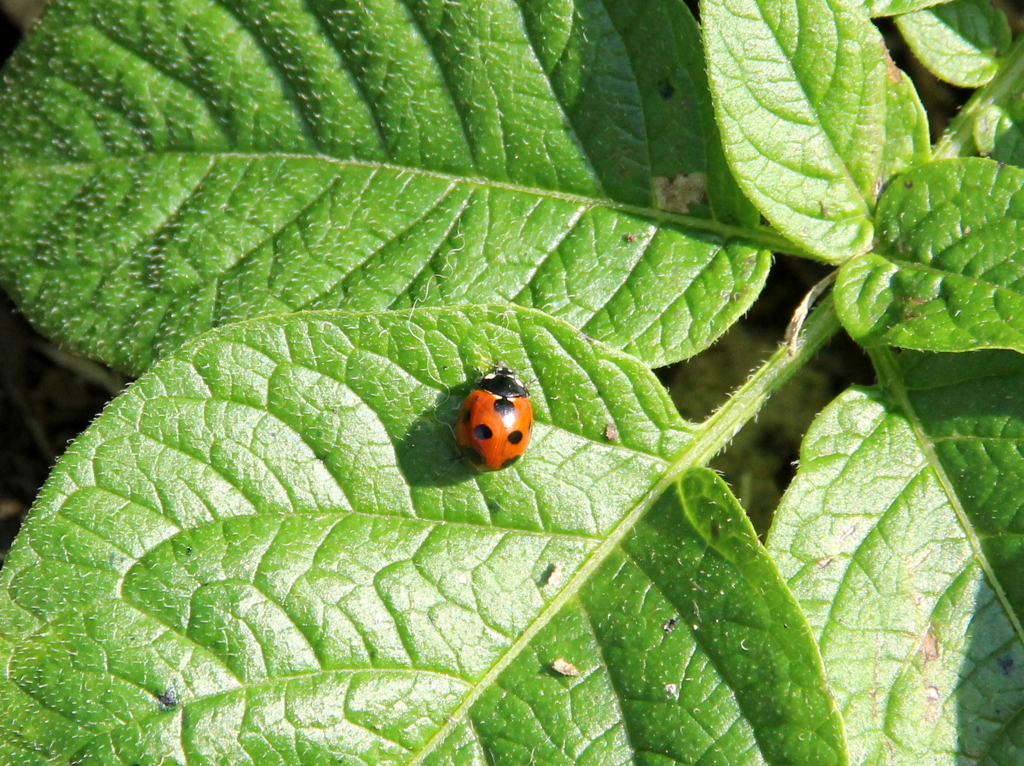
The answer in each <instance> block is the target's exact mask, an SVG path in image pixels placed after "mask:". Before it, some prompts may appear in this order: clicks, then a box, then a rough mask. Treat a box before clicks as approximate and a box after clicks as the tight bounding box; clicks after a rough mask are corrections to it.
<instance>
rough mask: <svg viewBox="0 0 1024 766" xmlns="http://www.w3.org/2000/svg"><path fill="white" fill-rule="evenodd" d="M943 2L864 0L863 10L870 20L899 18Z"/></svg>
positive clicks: (940, 0)
mask: <svg viewBox="0 0 1024 766" xmlns="http://www.w3.org/2000/svg"><path fill="white" fill-rule="evenodd" d="M943 2H944V0H874V1H873V2H872V1H871V0H865V2H864V3H863V5H864V7H865V10H866V11H867V12H868V13H869V14H870V16H871V18H873V19H876V18H878V17H879V16H899V15H900V14H905V13H913V12H914V11H919V10H921V9H922V8H931V7H932V6H936V5H940V4H942V3H943Z"/></svg>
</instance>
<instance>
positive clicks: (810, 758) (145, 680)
mask: <svg viewBox="0 0 1024 766" xmlns="http://www.w3.org/2000/svg"><path fill="white" fill-rule="evenodd" d="M495 358H501V359H503V360H504V361H506V362H507V363H509V364H510V365H512V366H513V367H514V368H515V369H517V370H518V371H519V372H520V373H521V374H522V375H523V376H524V377H525V378H527V379H529V378H535V379H536V380H535V381H534V382H532V383H530V386H531V401H532V402H533V404H534V409H535V412H536V414H537V425H536V428H535V430H534V434H533V443H532V444H531V447H530V451H529V452H528V453H527V455H526V456H525V457H524V458H523V459H522V460H521V461H520V462H519V463H517V464H516V465H515V466H513V467H511V468H509V469H506V470H504V471H501V472H497V473H489V474H480V473H476V472H475V471H474V470H473V469H472V468H470V467H468V466H467V465H466V464H464V463H462V462H459V461H456V460H454V459H453V458H454V454H453V453H454V445H453V444H452V435H451V427H452V419H453V418H454V416H455V413H456V411H457V408H458V406H459V402H460V399H461V397H462V396H463V395H464V393H465V392H466V389H467V388H468V387H469V385H471V384H469V383H468V381H467V379H468V378H471V377H472V376H473V372H472V370H471V367H472V366H473V365H485V364H487V363H489V362H490V361H492V360H494V359H495ZM608 424H613V425H614V426H615V429H616V431H617V439H616V440H615V441H610V440H609V438H608V437H606V436H605V434H606V433H607V426H608ZM688 439H689V427H688V426H687V424H685V423H684V422H682V421H681V420H680V419H679V417H678V415H677V414H676V413H675V411H674V408H673V407H672V403H671V401H670V399H669V397H668V395H667V393H666V392H665V390H664V389H663V388H662V387H661V385H660V384H659V383H658V381H657V379H656V378H655V377H654V376H653V375H652V374H651V373H650V371H649V370H648V369H647V368H646V367H645V366H644V365H643V364H642V363H641V362H639V361H638V360H635V359H633V358H631V357H628V356H626V355H623V354H621V353H619V352H616V351H612V350H608V349H606V348H605V347H604V346H603V345H601V344H596V343H594V342H593V341H591V340H589V339H588V338H586V337H584V336H582V335H581V334H580V333H579V332H578V331H576V330H574V329H573V328H572V327H571V326H569V325H567V324H565V323H562V322H559V321H557V320H553V319H551V318H549V317H546V316H544V315H542V314H540V313H538V312H534V311H528V310H523V309H514V308H505V307H496V308H492V309H485V308H475V309H472V310H468V309H467V310H457V309H419V310H415V311H409V312H386V313H379V314H373V313H363V314H354V313H346V312H309V313H305V314H294V315H289V316H279V317H268V318H262V319H258V320H251V321H249V322H245V323H239V324H236V325H233V326H231V327H227V328H222V329H220V330H217V331H215V332H213V333H209V334H207V335H204V336H203V337H201V338H200V339H198V340H197V341H195V342H193V343H191V344H189V345H187V346H185V347H184V348H182V349H180V350H179V351H178V352H177V353H175V354H172V355H170V356H169V357H168V358H167V359H165V360H164V361H162V362H161V363H160V364H159V365H157V366H155V367H154V368H153V370H151V371H150V372H149V373H148V374H146V375H145V376H143V377H142V378H141V379H140V380H139V381H138V382H137V383H136V384H134V385H133V386H132V388H131V389H130V390H129V391H128V392H127V393H126V394H125V395H123V396H122V397H120V398H118V399H117V400H116V401H115V402H114V403H113V404H112V405H111V406H110V407H109V408H108V409H107V410H106V411H105V412H104V414H103V415H102V416H101V417H100V418H99V419H98V420H97V421H96V423H94V425H93V426H92V427H91V428H90V429H89V430H88V431H87V432H86V433H85V434H84V435H83V436H82V437H81V438H80V439H79V440H78V441H77V442H76V443H75V444H74V445H73V446H72V447H71V448H70V450H69V451H68V453H67V454H66V455H65V456H64V457H63V458H62V459H61V462H60V465H59V466H58V467H57V469H56V470H55V472H54V475H53V477H52V478H51V480H50V481H49V483H48V484H47V485H46V487H45V488H44V491H43V493H42V495H41V497H40V500H39V501H38V503H37V505H36V507H35V509H34V510H33V512H32V514H31V518H30V519H29V521H28V522H27V524H26V526H25V528H24V529H23V531H22V533H21V535H20V536H19V538H18V541H17V543H16V545H15V547H14V548H13V549H12V551H11V553H10V556H9V558H8V560H7V562H6V564H5V566H4V569H3V571H2V573H0V581H2V585H3V587H2V589H0V626H2V630H0V648H2V650H3V654H4V655H5V659H8V658H9V661H7V662H5V663H4V668H5V677H4V679H3V681H2V682H0V699H3V701H4V702H5V703H6V704H5V706H4V708H3V713H2V714H0V754H3V755H5V756H9V757H10V762H12V763H19V764H33V766H34V764H40V763H48V764H56V763H63V764H67V763H69V762H74V763H77V764H79V765H80V766H90V765H92V764H97V765H98V764H103V766H107V764H110V763H115V762H116V763H125V764H130V763H140V764H142V763H163V764H178V765H179V766H184V764H186V763H187V764H193V763H231V764H236V763H260V764H263V763H276V764H280V766H290V765H292V764H300V763H302V764H308V763H328V762H331V763H333V762H343V763H349V762H353V763H354V762H360V763H374V764H452V763H467V764H474V765H475V764H480V765H481V766H482V764H484V763H498V764H514V763H522V762H524V760H523V759H524V755H525V754H526V753H530V752H533V753H535V754H536V760H535V762H536V763H552V764H566V765H567V766H568V764H579V763H594V764H601V763H621V762H622V761H623V760H624V759H628V760H637V761H639V760H643V759H645V758H651V757H653V758H655V759H658V758H661V759H671V758H678V759H681V760H696V759H699V758H700V757H701V755H702V754H705V753H714V755H713V756H711V758H712V760H711V762H715V761H718V762H722V763H725V762H728V763H730V764H733V763H750V764H754V763H762V762H771V763H793V764H807V765H808V766H819V765H825V766H830V765H831V764H836V765H837V766H838V765H839V764H841V763H843V741H842V732H841V728H840V724H839V721H838V718H837V716H836V714H835V712H834V711H833V710H832V706H831V700H830V698H829V696H828V693H827V691H826V689H825V686H824V682H823V677H822V671H821V668H820V663H819V661H818V658H817V654H816V650H815V647H814V643H813V641H812V639H811V637H810V634H809V632H808V629H807V627H806V625H804V623H803V621H802V619H801V615H800V613H799V610H798V609H797V608H796V604H795V602H794V601H793V599H792V596H791V595H790V594H789V592H788V590H787V589H786V587H785V585H784V583H783V582H782V581H781V579H780V578H779V576H778V574H777V572H776V570H775V569H774V567H773V565H772V564H771V562H770V560H769V559H768V558H767V556H766V555H765V553H764V551H763V549H761V547H760V546H759V544H758V542H757V540H756V537H755V536H754V534H753V532H752V529H751V527H750V524H749V522H748V521H747V520H746V519H745V518H744V516H743V514H742V511H741V509H740V508H739V506H738V504H737V503H736V502H735V500H734V499H733V498H732V497H731V496H729V494H728V492H727V490H726V489H725V488H724V485H723V484H722V483H721V481H720V480H719V479H718V478H717V477H715V476H714V475H712V474H711V473H709V472H707V471H699V472H696V473H694V474H690V475H686V476H684V478H683V479H682V480H681V481H679V482H678V483H677V484H671V483H670V482H667V481H666V480H665V479H664V472H665V470H666V467H667V466H668V465H669V463H668V460H669V459H670V458H672V457H674V456H675V455H677V454H678V453H679V451H680V449H681V448H682V447H683V446H684V445H685V444H686V443H687V440H688ZM670 484H671V486H670ZM666 486H670V491H669V492H667V493H665V494H662V489H663V488H664V487H666ZM659 497H660V499H659ZM655 501H657V502H655ZM652 505H653V506H654V507H653V509H651V511H650V513H649V514H648V515H647V516H643V514H644V512H645V511H646V510H648V509H649V507H650V506H652ZM642 516H643V518H642V520H641V517H642ZM638 521H639V523H637V522H638Z"/></svg>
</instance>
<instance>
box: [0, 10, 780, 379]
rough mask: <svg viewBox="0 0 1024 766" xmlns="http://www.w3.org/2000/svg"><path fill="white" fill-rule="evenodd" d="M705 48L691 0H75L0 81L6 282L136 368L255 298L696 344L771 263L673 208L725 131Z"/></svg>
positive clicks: (722, 200)
mask: <svg viewBox="0 0 1024 766" xmlns="http://www.w3.org/2000/svg"><path fill="white" fill-rule="evenodd" d="M699 50H700V37H699V34H698V30H697V26H696V24H695V23H694V21H693V19H692V17H690V16H689V12H688V11H687V9H686V8H685V6H684V5H683V4H681V3H678V2H673V1H671V0H656V1H655V2H651V3H645V4H644V5H643V6H642V7H638V6H636V4H634V3H631V2H626V1H625V0H621V1H617V2H610V3H606V4H593V3H589V4H588V3H582V2H570V3H568V4H564V5H561V6H558V7H557V8H555V7H554V6H548V5H544V4H525V5H523V6H521V7H520V6H518V5H515V4H513V3H498V4H495V3H493V2H491V0H475V1H474V2H469V3H459V4H456V5H450V4H442V5H440V6H437V7H436V8H434V7H433V6H429V5H424V4H422V3H412V2H408V3H404V4H403V3H396V4H392V5H387V4H380V3H371V4H367V3H355V4H350V5H347V6H345V8H342V7H341V6H338V5H337V4H331V3H325V2H322V1H321V0H313V2H310V3H307V4H302V3H284V2H270V3H264V2H257V1H256V0H229V1H226V2H221V3H214V4H210V3H208V2H205V0H186V1H185V2H178V3H171V4H167V3H162V2H156V1H155V0H133V1H132V2H124V1H123V0H117V1H116V2H115V1H114V0H97V2H91V3H56V4H54V6H53V7H52V8H51V9H50V10H49V11H48V13H47V14H46V16H45V18H44V20H43V21H42V22H41V23H40V25H39V26H38V27H37V28H35V29H34V30H33V31H32V34H31V35H30V36H29V39H28V41H27V42H26V44H25V45H24V46H23V48H22V49H21V50H19V52H18V53H17V54H16V55H15V57H14V58H13V59H12V61H11V63H10V64H9V66H8V67H7V70H6V72H5V74H6V76H5V85H4V89H3V91H2V93H0V168H2V172H0V280H2V281H3V282H4V284H5V286H6V287H7V288H8V289H9V290H10V291H11V292H12V294H13V295H14V296H15V298H16V300H17V301H18V303H19V305H20V306H21V308H22V309H23V310H24V311H25V312H26V314H28V315H29V317H30V318H31V319H32V320H33V321H34V322H36V323H37V324H38V325H39V326H40V327H41V328H42V329H43V330H44V331H45V332H48V333H50V334H52V335H54V336H56V337H58V338H60V339H62V340H63V341H64V342H66V343H67V344H68V345H70V346H72V347H74V348H76V349H78V350H80V351H82V352H84V353H86V354H89V355H92V356H95V357H99V358H101V359H103V360H105V361H107V362H109V363H111V364H113V365H115V366H118V367H121V368H124V369H127V370H130V371H133V372H139V371H141V370H144V369H145V368H146V367H147V366H148V365H149V364H150V363H151V361H152V360H153V359H154V358H157V357H158V356H160V355H161V354H163V353H166V351H167V350H169V349H171V348H174V347H176V346H177V345H179V344H180V343H182V342H184V341H187V340H188V339H190V338H192V337H193V336H195V335H196V334H198V333H200V332H203V331H204V330H206V329H208V328H210V327H212V326H216V325H220V324H224V323H228V322H232V321H236V320H239V319H243V318H246V317H251V316H255V315H261V314H273V313H282V312H287V311H294V310H300V309H323V308H342V307H343V308H348V309H355V310H380V309H388V308H391V309H398V308H404V307H409V306H417V305H446V304H452V303H494V302H503V301H508V302H511V303H515V304H520V305H524V306H532V307H535V308H539V309H541V310H543V311H546V312H548V313H551V314H554V315H556V316H558V317H560V318H562V319H565V320H567V321H569V322H571V323H573V324H574V325H575V326H577V327H579V328H581V329H583V330H584V331H585V332H587V333H588V334H590V335H591V336H592V337H595V338H599V339H601V340H604V341H607V342H608V343H610V344H612V345H615V346H617V347H620V348H624V349H627V350H629V351H631V352H633V353H634V354H637V355H639V356H641V357H642V358H643V359H645V360H646V361H647V362H648V363H650V364H652V365H653V364H664V363H667V362H669V361H672V360H676V359H680V358H683V357H686V356H689V355H691V354H694V353H696V352H697V351H699V350H700V349H702V348H704V347H705V346H706V345H708V344H709V343H710V342H711V341H712V340H714V338H716V337H717V336H718V335H719V334H721V333H722V332H723V331H724V330H725V329H726V328H727V327H728V326H729V325H730V324H731V323H732V322H733V321H734V320H735V319H736V318H737V317H738V316H740V315H741V314H742V313H743V312H744V311H745V310H746V309H747V308H748V307H749V305H750V303H751V302H752V300H753V299H754V297H755V296H756V295H757V293H758V291H759V289H760V287H761V285H763V283H764V279H765V275H766V272H767V268H768V262H769V254H768V253H767V252H764V251H759V250H757V249H756V248H753V247H751V246H749V245H744V244H742V243H739V242H736V241H734V240H732V239H730V238H729V237H728V236H727V235H726V233H725V232H726V231H730V232H731V231H734V230H732V229H727V228H726V227H723V226H722V225H721V224H719V223H717V222H716V221H713V220H701V219H699V218H696V217H693V216H689V217H688V216H685V215H680V214H679V213H680V209H679V208H680V207H681V208H684V209H687V210H688V208H687V207H686V205H685V204H682V205H681V206H680V205H677V206H676V207H675V208H674V212H666V211H663V210H658V209H656V200H655V196H654V192H653V189H654V187H655V186H656V185H657V183H658V182H659V181H675V180H676V179H683V180H686V179H689V180H690V182H691V191H692V198H691V199H690V200H689V203H692V204H694V206H695V210H694V211H693V212H694V213H696V212H697V210H696V203H697V202H700V201H701V200H702V199H703V196H702V189H703V187H704V184H703V182H702V181H701V179H703V178H704V175H705V174H706V173H707V171H708V168H707V167H706V165H705V159H704V158H705V156H706V154H711V155H712V156H716V151H717V150H715V149H713V148H712V149H709V148H708V147H706V146H705V138H704V136H703V135H702V130H701V114H700V109H699V108H698V104H699V103H705V104H706V102H707V97H706V93H704V92H703V90H704V89H705V87H706V85H705V82H704V75H703V72H702V71H701V66H702V62H701V61H700V58H699V55H698V53H697V52H698V51H699ZM713 175H715V182H714V184H713V185H714V187H715V189H716V190H718V189H720V188H724V187H723V183H722V181H721V179H720V178H718V176H719V175H720V173H718V171H715V172H714V173H713ZM712 203H713V204H715V205H718V206H719V212H720V215H721V217H722V218H723V219H726V220H732V219H734V218H737V217H739V218H743V215H742V210H739V209H740V208H742V207H743V205H744V204H745V203H743V201H742V200H741V199H739V198H738V195H735V194H729V193H728V190H727V189H726V190H725V191H722V192H721V193H719V192H718V191H716V192H715V194H714V195H713V199H712ZM737 210H739V212H737ZM637 296H642V297H643V301H642V302H641V301H638V299H637Z"/></svg>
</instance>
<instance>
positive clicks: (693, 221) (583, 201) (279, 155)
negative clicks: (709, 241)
mask: <svg viewBox="0 0 1024 766" xmlns="http://www.w3.org/2000/svg"><path fill="white" fill-rule="evenodd" d="M154 157H164V158H173V157H184V158H188V157H211V158H214V159H217V158H231V159H243V160H250V161H251V160H268V159H281V160H307V161H313V162H323V163H326V164H329V165H334V166H337V167H339V168H346V167H357V168H365V169H367V170H383V171H388V172H393V173H407V174H416V175H419V176H421V177H424V178H433V179H437V180H440V181H445V182H447V183H449V184H465V185H467V186H475V187H477V188H481V189H492V190H496V191H507V192H513V193H516V194H523V195H530V196H534V197H541V198H544V199H555V200H560V201H563V202H567V203H570V204H573V205H577V206H581V207H582V208H584V210H583V212H588V211H589V210H592V209H595V208H606V209H609V210H615V211H617V212H620V213H625V214H627V215H633V216H637V217H640V218H645V219H649V220H653V221H657V222H658V223H664V224H673V225H676V226H680V227H684V228H687V229H692V230H697V231H700V232H704V233H708V234H712V235H715V236H717V237H719V238H721V240H723V241H724V240H725V239H730V238H736V239H741V240H745V241H746V242H747V243H748V244H751V245H753V246H756V247H761V248H765V249H770V250H774V251H776V252H784V253H788V254H792V255H807V254H806V253H805V252H804V251H803V250H802V249H801V248H800V247H799V246H798V245H795V244H794V243H792V242H790V241H789V240H787V239H785V238H784V237H782V236H780V235H779V234H777V233H775V232H774V231H772V230H771V229H768V228H757V229H750V228H745V227H742V226H736V225H733V224H728V223H723V222H721V221H716V220H712V219H708V218H700V217H697V216H691V215H683V214H681V213H673V212H669V211H666V210H661V209H659V208H655V207H643V206H640V205H630V204H627V203H624V202H616V201H615V200H612V199H601V198H597V197H588V196H585V195H582V194H574V193H572V192H564V191H557V190H553V189H543V188H539V187H534V186H522V185H520V184H515V183H511V182H508V181H497V180H494V179H490V178H485V177H482V176H460V175H456V174H452V173H442V172H440V171H436V170H425V169H423V168H416V167H408V166H404V165H395V164H392V163H387V162H377V161H373V160H362V159H354V158H350V159H339V158H337V157H330V156H328V155H323V154H296V153H291V152H159V153H157V152H151V153H148V154H139V155H133V156H124V157H105V158H103V159H99V160H93V161H88V162H64V163H53V162H47V163H35V162H23V161H20V160H13V159H11V158H8V159H6V160H3V159H2V158H0V168H3V169H4V170H5V171H6V172H5V174H9V173H10V171H12V170H15V169H22V168H27V169H29V170H33V171H34V170H38V169H53V170H56V171H60V170H75V169H79V168H98V167H103V166H107V165H118V164H129V163H134V162H139V161H142V160H146V159H151V158H154ZM5 166H6V167H5ZM717 244H721V242H719V243H717ZM808 257H811V256H808Z"/></svg>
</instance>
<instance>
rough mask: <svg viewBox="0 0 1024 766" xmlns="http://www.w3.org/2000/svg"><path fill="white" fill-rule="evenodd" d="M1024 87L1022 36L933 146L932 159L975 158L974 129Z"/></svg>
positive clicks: (1023, 47)
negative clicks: (970, 156)
mask: <svg viewBox="0 0 1024 766" xmlns="http://www.w3.org/2000/svg"><path fill="white" fill-rule="evenodd" d="M1022 83H1024V35H1020V36H1018V37H1017V39H1016V40H1015V41H1014V43H1013V45H1012V46H1010V50H1009V51H1008V52H1007V54H1006V57H1005V58H1004V59H1003V65H1002V66H1001V67H1000V68H999V71H998V72H996V76H995V77H993V78H992V79H991V80H989V81H988V83H987V84H986V85H985V86H984V87H983V88H980V89H978V90H977V91H975V93H974V95H973V96H971V97H970V99H968V101H967V103H966V104H965V105H964V108H963V109H961V110H960V113H959V114H958V115H957V116H956V117H954V118H953V121H952V122H950V124H949V128H947V129H946V134H945V135H944V136H943V137H942V139H941V140H940V141H939V143H938V144H936V146H935V151H934V152H933V154H932V156H933V157H934V158H935V159H937V160H942V159H951V158H953V157H961V156H965V155H972V154H976V153H977V151H978V148H977V146H976V145H975V142H974V126H975V125H976V124H977V123H978V120H980V119H981V118H982V117H983V115H984V114H985V112H986V111H987V110H988V109H989V107H991V106H992V105H993V104H998V103H1001V102H1003V101H1005V100H1006V99H1008V98H1010V97H1012V96H1013V95H1014V94H1016V93H1019V92H1021V85H1022Z"/></svg>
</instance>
